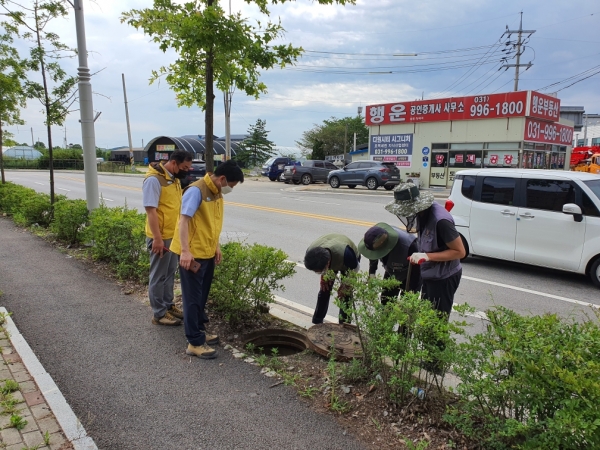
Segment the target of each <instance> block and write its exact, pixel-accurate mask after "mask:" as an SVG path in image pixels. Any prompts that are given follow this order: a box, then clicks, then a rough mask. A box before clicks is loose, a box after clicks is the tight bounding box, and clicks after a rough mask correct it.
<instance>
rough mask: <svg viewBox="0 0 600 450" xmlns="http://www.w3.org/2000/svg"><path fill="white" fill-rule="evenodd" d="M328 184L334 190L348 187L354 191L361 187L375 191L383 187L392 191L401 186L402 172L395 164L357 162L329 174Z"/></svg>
mask: <svg viewBox="0 0 600 450" xmlns="http://www.w3.org/2000/svg"><path fill="white" fill-rule="evenodd" d="M327 182H328V183H329V185H330V186H331V187H332V188H339V187H340V186H348V187H349V188H350V189H354V188H355V187H356V186H357V185H361V186H366V187H367V188H368V189H371V190H374V189H377V188H378V187H379V186H383V187H384V188H385V189H386V190H388V191H391V190H392V189H394V187H396V186H397V185H398V184H400V170H398V167H396V165H395V164H394V163H386V162H379V161H356V162H353V163H350V164H348V165H347V166H346V167H344V168H343V169H339V170H334V171H333V172H329V175H328V176H327Z"/></svg>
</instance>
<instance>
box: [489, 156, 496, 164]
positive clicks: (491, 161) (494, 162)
mask: <svg viewBox="0 0 600 450" xmlns="http://www.w3.org/2000/svg"><path fill="white" fill-rule="evenodd" d="M490 164H498V155H490Z"/></svg>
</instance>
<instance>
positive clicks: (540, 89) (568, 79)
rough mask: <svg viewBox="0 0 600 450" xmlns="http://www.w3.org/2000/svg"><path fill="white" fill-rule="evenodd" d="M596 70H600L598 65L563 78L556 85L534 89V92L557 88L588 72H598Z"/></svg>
mask: <svg viewBox="0 0 600 450" xmlns="http://www.w3.org/2000/svg"><path fill="white" fill-rule="evenodd" d="M598 69H600V65H598V66H595V67H592V68H590V69H587V70H584V71H583V72H580V73H578V74H575V75H572V76H570V77H568V78H565V79H564V80H561V81H557V82H556V83H552V84H549V85H547V86H544V87H542V88H539V89H536V90H537V91H545V90H546V89H548V88H550V87H552V86H558V85H560V84H563V83H567V82H569V81H571V80H573V79H575V78H578V77H581V76H584V75H587V74H588V73H589V72H593V71H594V70H598Z"/></svg>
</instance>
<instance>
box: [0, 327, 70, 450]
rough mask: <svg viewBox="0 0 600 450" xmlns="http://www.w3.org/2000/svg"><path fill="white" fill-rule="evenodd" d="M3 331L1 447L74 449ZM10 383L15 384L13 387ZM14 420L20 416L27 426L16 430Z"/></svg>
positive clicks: (12, 449)
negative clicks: (12, 420) (12, 421)
mask: <svg viewBox="0 0 600 450" xmlns="http://www.w3.org/2000/svg"><path fill="white" fill-rule="evenodd" d="M0 332H1V335H0V348H1V349H2V363H3V364H2V366H1V367H0V380H1V384H0V387H1V388H2V389H3V392H2V394H1V395H0V397H1V399H2V407H1V409H0V411H1V412H0V429H1V430H2V431H0V442H1V444H0V446H1V445H2V444H3V446H2V448H3V449H6V450H22V449H23V448H33V447H35V448H36V449H39V450H42V449H52V450H58V449H61V450H63V449H67V448H72V447H71V446H70V445H69V444H68V443H67V440H66V438H65V435H64V433H63V432H62V429H61V428H60V426H59V424H58V422H57V421H56V418H55V416H54V414H53V413H52V411H51V410H50V408H49V406H48V404H47V403H46V401H45V398H44V397H43V395H42V394H41V392H40V389H39V387H38V386H37V384H36V383H35V381H34V380H33V378H32V377H31V374H30V373H29V371H28V370H27V369H26V367H25V366H24V365H23V361H22V360H21V357H20V356H19V354H18V353H17V352H16V351H15V349H14V347H13V345H12V344H11V342H10V340H9V338H8V336H7V333H6V332H5V329H4V328H2V329H1V330H0ZM9 336H10V335H9ZM10 337H12V336H10ZM11 383H16V384H14V387H13V386H11ZM13 389H14V390H13ZM9 390H13V391H12V392H8V391H9ZM11 417H12V418H13V419H14V418H17V417H20V418H21V420H22V423H23V424H24V426H23V427H20V428H21V429H18V428H15V426H14V424H13V423H11Z"/></svg>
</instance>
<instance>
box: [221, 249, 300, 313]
mask: <svg viewBox="0 0 600 450" xmlns="http://www.w3.org/2000/svg"><path fill="white" fill-rule="evenodd" d="M221 251H222V252H223V261H222V262H221V264H219V265H218V266H216V269H215V276H214V280H213V284H212V288H211V291H210V297H211V299H212V303H211V310H212V311H214V312H216V313H217V314H221V315H223V316H224V317H225V318H226V320H228V321H229V322H230V323H233V324H236V323H240V322H244V321H251V320H253V319H255V318H256V317H257V316H259V315H260V314H261V312H263V308H264V307H265V306H266V305H268V304H269V303H273V302H274V301H275V299H274V294H273V291H275V290H277V289H280V290H284V289H285V286H284V285H283V284H281V283H280V281H281V280H282V279H284V278H287V277H290V276H292V275H293V274H294V273H296V271H295V264H294V263H293V262H289V261H286V259H287V255H286V254H285V253H284V252H283V251H282V250H278V249H276V248H273V247H267V246H265V245H260V244H252V245H249V244H242V243H240V242H229V243H227V244H225V245H223V246H222V247H221Z"/></svg>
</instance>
